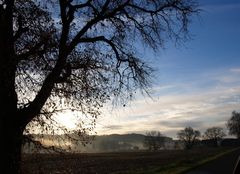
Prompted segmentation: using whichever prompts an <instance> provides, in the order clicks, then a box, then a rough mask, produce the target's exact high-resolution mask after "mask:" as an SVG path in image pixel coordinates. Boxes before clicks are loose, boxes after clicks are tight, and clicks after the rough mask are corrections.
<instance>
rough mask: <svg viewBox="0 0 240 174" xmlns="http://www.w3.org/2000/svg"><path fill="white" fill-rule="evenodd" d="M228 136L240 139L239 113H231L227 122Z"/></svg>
mask: <svg viewBox="0 0 240 174" xmlns="http://www.w3.org/2000/svg"><path fill="white" fill-rule="evenodd" d="M227 128H228V129H229V134H230V135H235V136H236V137H237V138H238V139H240V113H239V112H236V111H233V112H232V116H231V118H230V119H229V120H228V122H227Z"/></svg>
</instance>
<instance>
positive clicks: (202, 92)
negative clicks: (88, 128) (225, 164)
mask: <svg viewBox="0 0 240 174" xmlns="http://www.w3.org/2000/svg"><path fill="white" fill-rule="evenodd" d="M199 3H200V8H201V9H202V11H201V12H200V15H199V16H198V17H195V18H193V19H192V23H191V25H190V28H189V31H190V34H191V36H192V39H191V40H189V41H188V42H186V43H185V44H184V45H182V46H180V47H179V46H178V47H175V46H174V44H172V43H167V44H166V49H164V50H160V51H159V52H158V53H156V54H152V53H151V52H150V50H147V49H146V50H144V52H145V55H144V56H146V55H147V56H148V57H149V58H150V59H149V60H151V63H152V65H153V67H154V68H155V69H156V72H155V77H154V79H155V80H154V85H153V88H152V90H151V94H152V96H153V99H148V98H143V97H136V100H134V101H132V102H131V104H129V105H127V107H124V108H121V107H120V108H118V109H115V110H112V109H111V107H109V108H106V109H105V110H106V111H105V114H104V115H103V116H102V117H101V118H100V119H99V120H98V124H97V128H96V131H97V132H98V134H110V133H133V132H135V133H145V132H146V131H149V130H159V131H161V132H162V133H164V134H165V135H167V136H172V137H176V132H177V131H178V130H180V129H182V128H184V127H185V126H192V127H193V128H195V129H199V130H201V131H202V132H204V131H205V130H206V128H208V127H211V126H221V127H223V128H225V127H226V120H227V119H228V118H229V117H230V116H231V112H232V111H233V110H237V111H239V109H240V107H239V103H240V1H239V0H200V1H199Z"/></svg>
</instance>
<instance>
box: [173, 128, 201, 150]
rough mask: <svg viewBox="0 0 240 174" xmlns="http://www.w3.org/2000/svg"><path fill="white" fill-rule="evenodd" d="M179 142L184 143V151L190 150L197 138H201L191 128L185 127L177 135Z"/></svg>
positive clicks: (199, 134) (196, 131)
mask: <svg viewBox="0 0 240 174" xmlns="http://www.w3.org/2000/svg"><path fill="white" fill-rule="evenodd" d="M177 136H178V138H179V140H181V141H183V142H184V147H185V149H191V148H192V147H193V146H194V144H195V143H196V141H197V140H198V138H199V137H200V136H201V133H200V131H198V130H194V129H193V128H192V127H186V128H185V129H183V130H180V131H179V132H178V133H177Z"/></svg>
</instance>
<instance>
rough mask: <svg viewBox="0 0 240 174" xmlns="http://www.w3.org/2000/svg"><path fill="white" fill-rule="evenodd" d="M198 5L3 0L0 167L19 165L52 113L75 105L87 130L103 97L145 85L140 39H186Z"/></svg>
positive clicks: (167, 0) (177, 0)
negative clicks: (24, 147) (33, 132)
mask: <svg viewBox="0 0 240 174" xmlns="http://www.w3.org/2000/svg"><path fill="white" fill-rule="evenodd" d="M196 8H197V4H196V2H195V1H194V0H193V1H189V0H154V1H150V0H139V1H134V0H124V1H120V0H116V1H115V0H114V1H113V0H96V1H93V0H85V1H84V0H83V1H77V0H59V1H57V2H55V1H50V0H45V1H38V0H0V87H1V88H0V134H1V140H2V142H3V143H1V146H2V147H1V161H3V163H2V165H1V173H2V172H3V171H7V173H18V172H19V164H20V160H21V155H20V154H21V144H22V138H23V132H24V131H25V132H26V133H28V132H29V127H32V128H35V129H36V128H38V129H40V128H42V129H44V130H45V129H51V128H52V127H53V125H55V124H57V123H56V122H55V121H54V119H53V117H52V116H53V115H54V113H56V112H61V111H63V110H66V109H70V110H77V111H80V112H81V116H82V115H85V116H86V117H88V118H90V119H91V120H92V121H91V126H88V127H89V128H85V127H84V123H83V122H80V123H79V125H78V127H79V130H78V131H77V134H79V135H80V137H81V136H84V135H86V133H87V132H88V131H91V130H92V128H93V127H94V125H95V120H96V119H97V117H98V115H99V114H100V108H101V107H102V106H103V104H104V103H105V102H106V101H108V100H109V99H111V98H112V97H115V96H122V98H124V99H126V100H128V99H129V98H130V97H131V95H132V93H134V91H135V90H136V89H138V88H141V89H145V88H146V87H148V85H149V81H150V75H151V68H150V67H149V66H148V65H147V64H146V62H145V61H144V59H141V58H140V56H139V55H138V54H137V52H136V49H135V45H136V42H137V43H140V42H141V43H143V44H145V45H147V46H149V47H150V48H152V49H153V50H155V51H157V50H158V48H159V47H162V46H163V45H164V42H165V41H166V40H169V39H172V40H174V41H176V42H179V41H183V40H185V38H186V34H187V32H188V31H187V28H188V23H189V19H190V16H191V15H192V14H195V12H197V9H196ZM145 60H146V59H145ZM52 130H54V129H52Z"/></svg>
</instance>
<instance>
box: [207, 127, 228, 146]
mask: <svg viewBox="0 0 240 174" xmlns="http://www.w3.org/2000/svg"><path fill="white" fill-rule="evenodd" d="M225 136H226V134H225V133H224V131H223V128H221V127H211V128H208V129H207V130H206V131H205V133H204V135H203V138H204V139H206V140H210V141H212V142H213V144H214V145H215V146H217V145H218V142H219V141H220V140H221V139H222V138H223V137H225Z"/></svg>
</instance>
